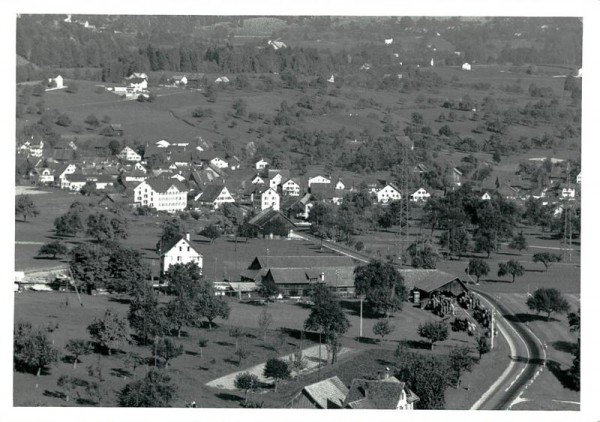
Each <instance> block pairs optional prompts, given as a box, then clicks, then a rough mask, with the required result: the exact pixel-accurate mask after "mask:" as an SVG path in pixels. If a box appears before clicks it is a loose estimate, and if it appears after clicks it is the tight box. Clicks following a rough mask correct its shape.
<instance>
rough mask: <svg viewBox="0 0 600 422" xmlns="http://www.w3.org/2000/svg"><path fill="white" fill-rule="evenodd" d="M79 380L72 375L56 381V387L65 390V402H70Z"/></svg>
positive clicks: (63, 376)
mask: <svg viewBox="0 0 600 422" xmlns="http://www.w3.org/2000/svg"><path fill="white" fill-rule="evenodd" d="M77 383H78V380H77V378H75V377H72V376H70V375H61V376H60V377H59V378H58V379H57V380H56V385H57V386H59V387H60V388H62V389H63V391H64V392H65V400H66V401H69V397H70V396H71V392H72V391H73V390H74V389H75V388H77Z"/></svg>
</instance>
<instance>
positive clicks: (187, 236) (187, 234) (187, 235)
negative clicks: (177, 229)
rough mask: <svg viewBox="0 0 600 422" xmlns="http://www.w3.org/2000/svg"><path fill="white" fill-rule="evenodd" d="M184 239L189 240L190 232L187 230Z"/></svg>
mask: <svg viewBox="0 0 600 422" xmlns="http://www.w3.org/2000/svg"><path fill="white" fill-rule="evenodd" d="M185 240H187V241H188V242H189V241H190V233H189V232H187V233H186V234H185Z"/></svg>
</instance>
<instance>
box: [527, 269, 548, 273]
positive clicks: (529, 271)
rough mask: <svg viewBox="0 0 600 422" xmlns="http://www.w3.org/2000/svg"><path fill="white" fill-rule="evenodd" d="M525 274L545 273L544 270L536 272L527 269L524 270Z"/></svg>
mask: <svg viewBox="0 0 600 422" xmlns="http://www.w3.org/2000/svg"><path fill="white" fill-rule="evenodd" d="M525 272H528V273H545V272H546V270H538V269H535V270H527V269H526V270H525Z"/></svg>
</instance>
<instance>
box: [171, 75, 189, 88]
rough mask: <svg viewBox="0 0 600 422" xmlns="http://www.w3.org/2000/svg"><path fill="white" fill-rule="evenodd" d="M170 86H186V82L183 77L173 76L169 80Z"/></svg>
mask: <svg viewBox="0 0 600 422" xmlns="http://www.w3.org/2000/svg"><path fill="white" fill-rule="evenodd" d="M170 82H171V84H173V85H175V86H181V85H187V83H188V80H187V77H186V76H185V75H173V76H172V77H171V79H170Z"/></svg>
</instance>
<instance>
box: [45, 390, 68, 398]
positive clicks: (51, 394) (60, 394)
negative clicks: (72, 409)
mask: <svg viewBox="0 0 600 422" xmlns="http://www.w3.org/2000/svg"><path fill="white" fill-rule="evenodd" d="M43 395H44V396H46V397H54V398H57V399H62V400H65V399H66V398H67V395H66V394H65V393H63V392H60V391H56V390H54V391H50V390H46V391H44V393H43Z"/></svg>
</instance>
